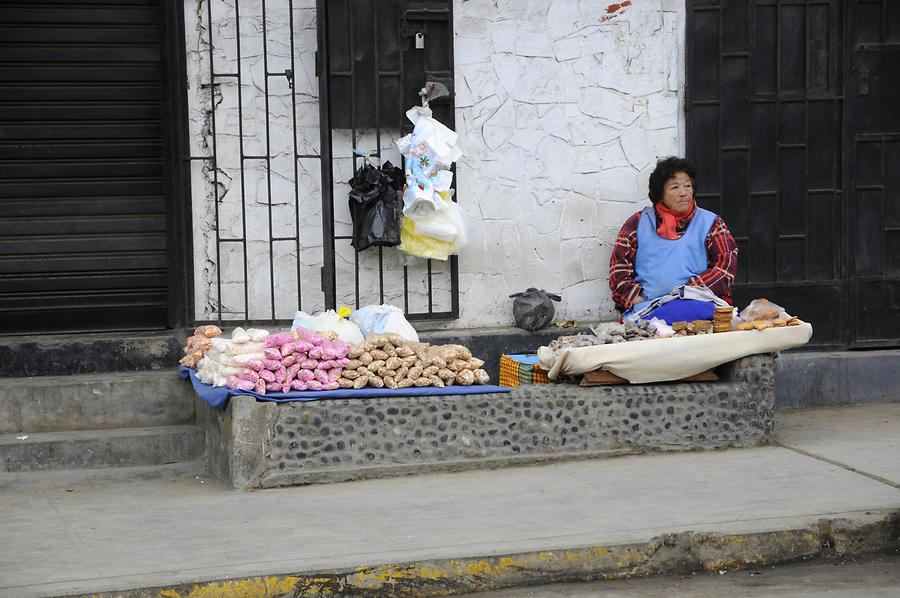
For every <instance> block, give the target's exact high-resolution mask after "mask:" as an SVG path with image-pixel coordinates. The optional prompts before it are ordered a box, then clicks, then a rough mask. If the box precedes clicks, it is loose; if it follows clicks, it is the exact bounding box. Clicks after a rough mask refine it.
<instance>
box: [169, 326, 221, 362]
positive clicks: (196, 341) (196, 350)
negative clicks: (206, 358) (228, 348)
mask: <svg viewBox="0 0 900 598" xmlns="http://www.w3.org/2000/svg"><path fill="white" fill-rule="evenodd" d="M221 334H222V330H221V329H220V328H219V327H218V326H213V325H212V324H207V325H205V326H198V327H197V328H195V329H194V334H193V335H192V336H189V337H188V339H187V342H185V345H184V357H182V358H181V359H179V360H178V363H180V364H181V365H184V366H187V367H189V368H193V369H197V364H198V363H199V362H200V360H201V359H203V355H204V353H206V351H207V350H208V349H209V348H210V347H211V346H212V343H211V341H210V339H213V338H216V337H217V336H219V335H221Z"/></svg>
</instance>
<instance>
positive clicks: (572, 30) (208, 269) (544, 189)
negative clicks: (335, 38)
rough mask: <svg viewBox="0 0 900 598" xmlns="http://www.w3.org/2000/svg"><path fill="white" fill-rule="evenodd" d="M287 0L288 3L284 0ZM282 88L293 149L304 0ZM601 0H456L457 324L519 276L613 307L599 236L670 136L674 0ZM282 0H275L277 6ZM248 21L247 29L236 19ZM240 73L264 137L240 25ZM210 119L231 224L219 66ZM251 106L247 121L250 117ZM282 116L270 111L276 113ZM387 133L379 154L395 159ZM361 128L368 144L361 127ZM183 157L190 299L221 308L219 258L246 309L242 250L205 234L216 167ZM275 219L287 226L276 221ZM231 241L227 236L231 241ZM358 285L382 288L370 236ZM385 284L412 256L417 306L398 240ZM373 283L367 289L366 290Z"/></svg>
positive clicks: (307, 50) (252, 194)
mask: <svg viewBox="0 0 900 598" xmlns="http://www.w3.org/2000/svg"><path fill="white" fill-rule="evenodd" d="M284 4H285V7H286V2H285V3H284ZM294 4H295V10H294V18H293V22H294V27H295V36H296V39H295V47H294V51H293V53H294V63H295V66H294V68H295V71H296V83H295V94H296V95H295V98H296V99H295V101H296V103H297V114H298V132H299V134H298V147H299V151H300V153H307V152H310V153H315V152H318V146H319V131H318V126H317V122H318V102H317V80H316V78H315V76H314V64H313V52H314V51H315V2H314V1H313V0H298V1H295V3H294ZM610 4H611V3H608V2H596V1H589V0H528V1H525V0H455V1H454V13H455V14H454V29H455V45H454V52H455V63H456V67H455V68H456V106H457V112H456V127H457V130H458V132H459V133H460V139H461V144H462V146H463V149H464V151H465V156H464V158H463V159H462V161H461V162H460V163H459V164H458V167H457V174H458V192H459V196H458V197H459V202H460V205H461V206H462V207H463V209H464V211H465V213H466V215H467V216H468V221H469V225H470V235H471V242H470V244H469V246H468V247H466V248H465V249H464V250H463V251H462V253H461V255H460V259H459V262H460V293H461V295H460V307H461V316H460V319H459V320H456V321H453V322H446V323H444V324H443V325H446V326H452V327H474V326H496V325H508V324H510V323H511V322H512V316H511V300H510V299H508V295H509V294H510V293H512V292H515V291H519V290H523V289H525V288H526V287H528V286H537V287H542V288H545V289H547V290H548V291H553V292H558V293H561V294H562V296H563V301H562V302H561V303H560V304H558V305H557V316H558V317H559V318H566V319H579V320H595V319H606V318H610V317H612V316H613V314H614V310H613V306H612V301H611V298H610V293H609V290H608V286H607V266H608V261H609V253H610V246H611V243H612V242H613V240H614V238H615V234H616V232H617V231H618V228H619V226H620V225H621V223H622V222H623V221H624V220H625V218H627V217H628V216H629V215H630V214H632V213H633V212H635V211H636V210H637V209H639V208H640V207H641V206H643V205H646V199H645V198H646V182H647V178H648V177H649V174H650V171H651V170H652V168H653V165H654V163H655V160H656V158H657V157H658V156H664V155H670V154H676V153H680V152H682V151H683V138H684V135H683V116H682V115H683V110H682V94H681V90H682V89H683V72H684V66H683V65H684V57H683V50H682V49H683V46H684V44H683V37H684V33H683V31H684V5H683V2H681V1H679V0H634V4H633V5H632V6H627V7H625V8H623V9H621V10H619V11H615V12H612V13H608V12H607V11H608V6H609V5H610ZM192 5H193V6H194V7H195V8H197V7H199V14H198V11H197V10H193V11H191V10H189V11H187V12H188V15H189V16H188V22H187V24H186V25H187V27H186V29H187V38H188V51H189V53H188V63H189V65H188V66H189V83H190V85H191V88H190V90H189V94H190V97H191V98H193V100H194V104H193V109H192V112H191V123H192V127H193V128H194V133H195V134H194V135H193V138H194V140H195V148H193V150H192V151H194V153H195V154H196V155H204V152H205V151H206V147H205V146H206V145H208V144H210V143H211V138H210V136H209V134H208V132H209V106H210V98H209V90H208V88H202V87H200V81H207V80H208V62H207V61H208V55H207V52H208V48H207V46H206V44H205V41H204V39H205V36H206V30H205V22H206V16H205V11H206V3H205V1H204V2H201V3H200V4H199V5H198V4H192ZM266 5H267V13H268V21H269V30H268V39H269V43H268V60H269V71H270V72H280V71H283V70H284V69H285V68H290V55H291V52H290V49H289V48H288V47H287V44H286V43H283V42H278V41H277V38H278V36H279V35H282V36H285V32H286V31H287V28H288V26H289V25H288V24H289V23H290V19H289V18H288V16H287V14H286V8H283V9H279V3H278V2H276V1H272V0H270V1H268V2H267V3H266ZM212 7H213V12H214V14H213V23H214V28H213V34H214V45H215V46H216V48H217V50H216V56H215V61H216V70H217V72H227V71H228V70H229V68H230V67H231V66H232V65H234V64H235V56H236V52H235V48H236V44H235V43H234V39H235V36H234V23H233V17H232V16H231V15H232V14H233V9H232V8H231V6H230V5H229V4H225V3H223V2H218V1H216V0H214V1H213V5H212ZM240 9H241V29H242V33H244V32H248V31H249V32H250V35H252V36H254V37H255V38H257V40H258V37H259V31H260V30H261V25H260V23H261V18H260V14H259V13H260V11H259V8H258V5H254V3H252V2H251V3H248V2H246V0H244V1H242V2H241V5H240ZM279 10H281V13H279ZM242 37H243V36H242ZM242 65H243V66H242V70H243V71H244V72H245V81H244V85H243V96H242V98H243V104H242V111H243V116H244V123H245V124H244V136H245V141H244V145H245V153H264V152H265V139H264V137H265V136H264V135H263V134H262V133H263V129H262V128H261V127H260V126H259V125H260V120H261V117H260V114H262V112H261V110H260V107H261V106H262V105H263V102H264V99H265V94H264V78H263V76H262V72H263V71H262V48H261V44H260V42H258V41H257V42H255V43H253V42H242ZM284 81H285V80H284V79H280V80H278V79H274V78H271V77H270V78H269V86H270V89H269V102H270V106H269V110H270V113H272V114H273V116H272V117H271V119H270V124H274V125H275V126H273V127H271V138H270V140H269V143H270V147H271V151H272V154H273V155H274V156H276V157H275V158H274V159H273V160H272V170H273V176H272V180H273V182H274V184H273V193H272V200H271V203H272V209H273V214H274V217H273V220H274V222H275V223H276V225H275V234H276V235H277V234H280V233H283V234H293V232H294V229H293V228H292V226H287V223H292V222H293V221H294V219H293V214H294V210H295V206H294V193H293V181H294V173H293V170H292V167H291V163H290V153H291V152H292V143H293V141H292V139H291V136H290V128H289V125H290V120H289V119H291V118H293V116H292V113H291V94H290V90H289V89H288V88H287V85H286V83H285V82H284ZM218 94H219V97H220V98H221V103H220V104H219V108H218V109H217V113H216V119H217V128H218V129H219V134H218V135H217V137H216V142H217V150H218V154H219V165H220V172H219V177H218V178H219V184H220V204H219V221H220V230H221V232H222V234H223V235H225V234H239V233H240V231H241V225H240V222H241V219H240V170H239V168H238V161H237V160H236V156H237V150H236V148H237V135H236V133H237V122H238V120H237V103H236V97H237V93H236V86H235V85H234V84H233V82H231V81H230V80H228V79H225V78H223V79H221V80H220V85H219V86H218ZM248 122H249V123H250V124H249V126H248V124H247V123H248ZM279 123H280V125H281V126H279ZM390 142H391V139H390V138H385V136H383V137H382V140H381V145H382V147H383V148H384V156H385V157H386V158H388V159H391V160H392V161H393V162H395V163H397V156H396V155H395V152H394V153H392V150H391V148H390ZM357 145H359V146H363V147H367V148H368V149H370V150H371V149H374V147H375V142H374V135H372V134H371V132H369V133H368V134H364V135H363V136H362V138H361V139H360V140H358V143H357ZM350 146H351V144H350V142H349V139H342V138H341V137H340V136H337V137H336V138H335V150H334V152H335V156H347V155H349V149H350ZM202 166H203V163H201V162H197V163H195V168H194V177H193V180H194V202H193V204H194V231H195V234H194V243H195V278H196V284H195V302H196V305H197V317H198V318H201V319H203V318H210V317H213V316H214V315H215V311H216V309H217V304H216V299H215V298H216V293H217V288H216V284H215V277H216V271H217V264H221V273H222V280H223V292H222V297H223V313H224V314H225V316H226V317H229V316H230V317H234V318H241V317H243V305H244V304H243V301H244V297H243V295H244V282H243V281H244V278H243V265H242V260H241V259H240V258H241V255H240V254H239V253H236V252H235V251H234V250H231V251H221V250H220V254H223V255H219V256H217V254H216V248H215V234H214V222H215V207H214V204H213V202H212V193H211V189H212V186H211V184H210V180H211V173H210V171H209V169H208V168H207V170H206V171H205V172H204V171H203V168H202ZM248 166H250V163H245V173H244V179H245V180H244V189H245V196H246V197H247V201H246V204H245V205H246V207H245V215H246V218H247V232H248V239H250V241H249V242H248V247H249V250H248V254H249V255H250V257H251V263H253V264H255V266H253V267H251V268H250V272H249V280H250V284H249V287H248V289H249V291H248V294H249V297H250V305H251V318H266V317H269V312H270V306H271V298H270V295H269V280H270V279H269V263H268V251H269V242H268V209H269V199H268V196H267V189H268V185H267V180H266V177H265V171H264V169H262V168H261V166H262V164H261V163H259V162H258V161H257V162H255V163H253V166H255V167H256V168H248ZM318 168H319V163H318V161H317V160H301V161H300V165H299V168H298V177H299V179H300V181H301V184H300V188H301V193H300V205H299V209H298V211H299V213H300V215H301V217H300V237H301V242H300V255H301V266H300V276H301V283H302V287H303V292H302V301H303V307H304V309H306V310H307V311H314V310H316V309H319V308H321V305H322V293H321V291H320V288H319V266H320V265H321V263H322V262H321V211H320V210H321V206H320V203H321V196H320V192H319V173H318ZM351 169H352V164H351V161H350V159H349V158H340V159H339V160H338V161H337V162H336V164H335V170H334V172H335V181H338V182H337V183H336V185H335V197H336V201H335V206H336V220H337V221H338V223H337V227H336V228H337V233H338V234H341V233H344V232H346V231H348V230H349V215H348V214H347V213H346V207H345V206H346V201H345V200H344V199H343V198H345V197H346V192H347V191H348V187H347V186H346V185H344V184H342V183H341V182H340V181H346V180H347V179H348V178H349V176H350V173H351ZM281 225H284V226H285V228H284V230H280V229H279V226H281ZM236 247H239V246H236ZM275 247H276V252H275V253H276V264H275V266H274V270H275V280H276V298H275V299H276V300H275V303H276V316H277V317H280V318H285V317H290V315H291V314H292V313H293V310H294V309H295V307H296V303H297V301H296V276H297V274H296V272H297V266H296V255H297V246H296V244H294V243H285V242H281V243H276V244H275ZM337 249H338V255H337V269H338V273H337V276H338V288H339V291H342V293H341V296H340V297H339V300H338V301H339V303H347V304H351V303H352V300H353V288H352V271H353V253H352V251H351V250H349V247H346V246H342V244H341V243H340V242H339V243H338V248H337ZM361 258H362V259H361V262H360V264H361V269H362V271H363V273H364V274H363V280H362V281H361V295H362V297H361V299H362V300H363V302H364V303H365V302H377V299H378V297H377V288H378V279H377V277H376V276H374V274H372V273H373V271H374V267H377V253H376V252H375V251H373V250H370V251H367V252H364V253H363V254H362V255H361ZM384 263H385V265H386V269H387V270H388V275H387V277H386V279H385V292H386V295H387V300H388V301H393V302H395V303H397V304H398V305H401V306H402V299H401V297H402V279H401V278H400V277H399V276H398V275H397V273H398V272H400V271H401V269H402V265H403V264H407V265H408V266H409V272H410V288H411V291H412V295H413V298H412V304H413V307H421V306H419V305H416V303H417V302H422V301H423V298H424V293H425V292H426V287H425V283H424V272H425V270H424V263H423V262H422V260H417V259H408V258H406V257H405V256H403V255H402V254H401V253H400V252H399V251H397V250H396V249H386V250H385V251H384ZM435 269H436V271H437V273H436V275H435V284H436V287H435V289H434V292H435V297H436V303H437V305H436V308H438V309H445V308H446V307H448V303H449V285H448V279H447V277H446V276H445V275H442V274H441V272H440V269H441V266H440V265H439V264H436V265H435ZM367 297H368V299H367Z"/></svg>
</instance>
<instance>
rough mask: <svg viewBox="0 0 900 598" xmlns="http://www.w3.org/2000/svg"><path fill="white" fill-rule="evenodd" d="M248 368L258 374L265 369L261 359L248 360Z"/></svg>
mask: <svg viewBox="0 0 900 598" xmlns="http://www.w3.org/2000/svg"><path fill="white" fill-rule="evenodd" d="M247 367H248V368H250V369H251V370H255V371H257V372H258V371H259V370H261V369H263V363H262V360H261V359H248V360H247Z"/></svg>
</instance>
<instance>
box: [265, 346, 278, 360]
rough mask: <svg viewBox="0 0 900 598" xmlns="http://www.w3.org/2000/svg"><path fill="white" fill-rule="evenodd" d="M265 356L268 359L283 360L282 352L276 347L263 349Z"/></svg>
mask: <svg viewBox="0 0 900 598" xmlns="http://www.w3.org/2000/svg"><path fill="white" fill-rule="evenodd" d="M263 354H264V355H265V356H266V359H281V351H279V350H278V349H276V348H275V347H266V348H265V349H263Z"/></svg>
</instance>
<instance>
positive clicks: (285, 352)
mask: <svg viewBox="0 0 900 598" xmlns="http://www.w3.org/2000/svg"><path fill="white" fill-rule="evenodd" d="M334 336H335V335H333V334H328V333H325V334H322V333H318V332H313V331H311V330H306V329H304V328H297V329H296V330H293V331H291V332H281V333H279V334H273V335H271V336H269V337H267V338H266V339H265V341H264V343H263V354H262V356H261V358H260V359H251V360H248V361H246V363H245V368H244V369H243V370H242V371H241V372H240V373H238V374H234V375H231V376H229V377H228V380H227V385H228V386H229V387H231V388H239V389H241V390H250V391H254V392H257V393H259V394H265V393H266V392H290V391H292V390H337V389H338V388H340V385H339V384H338V379H340V377H341V374H342V373H343V368H344V367H345V366H346V365H348V364H349V363H350V360H349V359H347V354H348V353H349V352H350V350H351V345H349V344H348V343H345V342H343V341H340V340H337V339H336V338H334ZM328 337H331V338H328Z"/></svg>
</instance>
